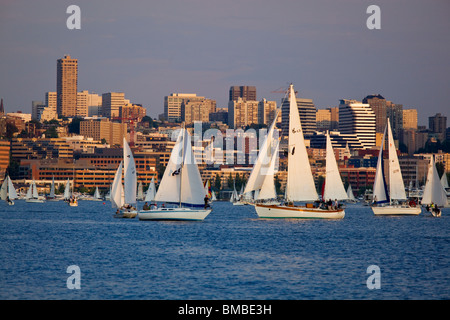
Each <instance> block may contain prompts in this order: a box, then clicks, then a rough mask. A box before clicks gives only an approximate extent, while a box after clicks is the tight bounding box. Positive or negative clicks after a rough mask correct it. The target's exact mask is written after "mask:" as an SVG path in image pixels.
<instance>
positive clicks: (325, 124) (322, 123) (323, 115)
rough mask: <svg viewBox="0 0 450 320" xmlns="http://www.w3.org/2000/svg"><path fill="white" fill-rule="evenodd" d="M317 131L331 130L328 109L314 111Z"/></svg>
mask: <svg viewBox="0 0 450 320" xmlns="http://www.w3.org/2000/svg"><path fill="white" fill-rule="evenodd" d="M316 125H317V131H327V130H331V111H330V110H329V109H319V110H317V112H316Z"/></svg>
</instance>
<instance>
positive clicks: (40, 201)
mask: <svg viewBox="0 0 450 320" xmlns="http://www.w3.org/2000/svg"><path fill="white" fill-rule="evenodd" d="M25 201H26V202H31V203H44V202H45V201H44V200H42V199H26V200H25Z"/></svg>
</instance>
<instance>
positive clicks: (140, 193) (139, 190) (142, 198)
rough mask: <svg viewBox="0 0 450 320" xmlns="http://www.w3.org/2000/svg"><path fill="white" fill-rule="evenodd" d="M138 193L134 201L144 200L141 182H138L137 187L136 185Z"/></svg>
mask: <svg viewBox="0 0 450 320" xmlns="http://www.w3.org/2000/svg"><path fill="white" fill-rule="evenodd" d="M137 190H138V191H137V196H136V199H137V200H144V197H145V196H144V189H143V186H142V181H139V185H138V189H137Z"/></svg>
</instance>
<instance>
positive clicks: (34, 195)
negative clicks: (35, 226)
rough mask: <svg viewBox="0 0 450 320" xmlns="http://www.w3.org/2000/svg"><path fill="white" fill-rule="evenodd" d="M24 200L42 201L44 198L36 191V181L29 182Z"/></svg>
mask: <svg viewBox="0 0 450 320" xmlns="http://www.w3.org/2000/svg"><path fill="white" fill-rule="evenodd" d="M25 201H26V202H35V203H43V202H44V200H43V199H41V198H40V197H39V194H38V192H37V188H36V182H34V180H33V182H32V183H31V184H30V187H29V188H28V191H27V195H26V196H25Z"/></svg>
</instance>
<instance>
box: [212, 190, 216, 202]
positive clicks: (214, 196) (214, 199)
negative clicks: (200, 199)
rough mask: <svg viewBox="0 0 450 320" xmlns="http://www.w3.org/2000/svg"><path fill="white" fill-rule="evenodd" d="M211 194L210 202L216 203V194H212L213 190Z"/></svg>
mask: <svg viewBox="0 0 450 320" xmlns="http://www.w3.org/2000/svg"><path fill="white" fill-rule="evenodd" d="M211 193H212V196H211V201H216V200H217V198H216V193H215V192H214V190H212V191H211Z"/></svg>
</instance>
